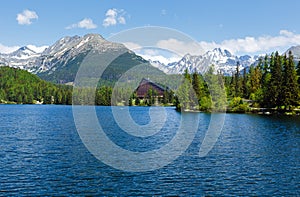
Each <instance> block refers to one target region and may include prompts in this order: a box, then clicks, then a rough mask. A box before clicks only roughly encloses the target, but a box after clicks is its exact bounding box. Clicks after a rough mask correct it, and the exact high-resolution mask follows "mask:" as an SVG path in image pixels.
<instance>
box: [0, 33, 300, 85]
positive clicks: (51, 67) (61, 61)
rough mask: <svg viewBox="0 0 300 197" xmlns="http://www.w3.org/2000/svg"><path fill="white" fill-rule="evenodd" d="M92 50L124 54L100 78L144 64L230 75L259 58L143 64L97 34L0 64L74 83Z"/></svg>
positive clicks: (224, 54)
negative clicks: (212, 66)
mask: <svg viewBox="0 0 300 197" xmlns="http://www.w3.org/2000/svg"><path fill="white" fill-rule="evenodd" d="M92 49H97V51H98V52H99V53H104V52H116V51H123V52H124V55H122V56H121V57H119V58H118V59H116V61H113V62H112V63H111V64H112V65H111V66H110V69H108V72H106V76H104V78H106V79H112V78H113V79H115V78H118V77H120V76H121V74H122V73H123V72H125V71H126V69H127V70H128V69H130V68H132V67H133V66H135V65H138V64H145V63H146V64H147V63H148V61H149V64H148V67H149V68H150V67H152V66H153V67H152V68H151V69H152V70H153V69H154V70H155V68H154V67H156V68H157V69H159V70H161V71H163V72H164V73H166V74H180V73H183V72H184V71H185V70H186V69H187V70H188V71H189V72H193V71H199V72H205V70H206V69H207V68H209V66H211V65H214V66H215V69H216V70H219V71H221V72H222V73H224V74H225V75H231V74H232V73H233V72H234V71H235V68H236V64H237V62H239V63H240V68H241V69H243V68H247V67H249V66H250V65H251V64H255V62H257V60H258V58H259V56H254V57H251V56H249V55H244V56H235V55H233V54H231V53H230V52H229V51H228V50H226V49H220V48H216V49H214V50H212V51H207V52H206V53H205V54H203V55H197V56H195V55H190V54H186V55H185V56H184V57H183V58H182V59H181V60H180V61H178V62H174V63H169V64H167V65H165V64H163V63H161V62H158V61H151V60H148V61H146V60H144V59H143V58H142V57H140V56H137V55H136V54H135V53H134V52H132V51H130V50H129V49H127V48H126V47H125V46H124V45H123V44H119V43H113V42H109V41H107V40H105V39H104V38H103V37H102V36H101V35H99V34H87V35H85V36H83V37H80V36H73V37H64V38H61V39H60V40H58V41H57V42H55V43H54V44H53V45H52V46H49V47H45V49H44V50H39V51H37V49H36V48H35V47H33V46H32V45H28V46H24V47H21V48H19V49H18V50H16V51H14V52H12V53H9V54H0V65H7V66H10V67H15V68H21V69H24V70H27V71H29V72H31V73H34V74H37V75H38V76H40V77H41V78H43V79H46V80H48V81H53V82H56V83H67V82H72V81H74V79H75V76H76V73H77V70H78V68H79V65H80V63H81V62H82V61H83V59H84V58H85V57H86V55H87V54H88V52H90V51H91V50H92ZM290 50H291V51H292V53H293V55H294V56H295V59H296V60H299V59H300V46H293V47H291V48H289V49H288V50H287V52H288V51H290ZM150 64H151V65H152V66H151V65H150ZM155 72H157V71H155Z"/></svg>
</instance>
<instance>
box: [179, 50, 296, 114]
mask: <svg viewBox="0 0 300 197" xmlns="http://www.w3.org/2000/svg"><path fill="white" fill-rule="evenodd" d="M184 76H185V80H186V82H184V83H183V84H182V86H181V87H179V89H178V90H177V96H178V97H179V98H181V102H179V103H177V105H176V106H177V108H179V109H181V108H184V109H196V110H197V109H198V110H200V111H223V110H224V107H226V110H227V111H228V112H247V111H251V110H252V111H255V110H257V109H261V108H266V109H270V110H273V111H276V112H279V113H280V112H287V111H293V110H295V109H296V108H298V109H299V105H300V90H299V88H300V62H298V64H297V66H296V65H295V62H294V58H293V55H292V53H291V52H289V54H288V56H286V55H279V53H278V52H275V53H272V54H271V55H270V56H268V55H266V56H265V57H264V58H260V59H259V62H258V64H257V65H256V66H253V65H252V66H251V67H250V68H249V69H248V70H247V69H246V68H245V69H243V70H240V65H239V63H237V65H236V71H235V72H234V73H232V76H230V77H229V76H223V75H222V73H219V72H217V73H216V71H215V70H214V67H213V66H212V67H211V68H210V69H209V70H208V72H206V73H205V74H204V75H203V76H201V75H199V74H198V73H197V72H194V73H193V74H189V73H187V72H186V73H185V74H184ZM188 84H191V85H190V86H192V88H191V87H189V85H188ZM189 89H190V90H189ZM191 90H192V91H191ZM187 95H188V96H187ZM195 97H196V99H195ZM179 100H180V99H179ZM195 101H196V102H195Z"/></svg>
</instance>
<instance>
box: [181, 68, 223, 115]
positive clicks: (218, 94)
mask: <svg viewBox="0 0 300 197" xmlns="http://www.w3.org/2000/svg"><path fill="white" fill-rule="evenodd" d="M226 102H227V100H226V90H225V86H224V77H223V75H222V73H220V72H217V73H215V69H214V66H211V67H210V68H209V69H208V71H207V72H206V73H205V74H204V75H203V76H202V75H200V74H199V73H197V71H195V72H194V73H193V74H189V73H188V71H187V70H186V71H185V73H184V78H183V80H182V84H181V85H180V86H179V88H178V89H177V91H176V103H175V105H176V108H177V110H200V111H225V109H226Z"/></svg>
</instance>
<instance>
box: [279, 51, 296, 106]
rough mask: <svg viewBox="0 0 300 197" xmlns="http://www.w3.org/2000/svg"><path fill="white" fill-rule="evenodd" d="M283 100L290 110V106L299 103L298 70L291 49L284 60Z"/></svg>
mask: <svg viewBox="0 0 300 197" xmlns="http://www.w3.org/2000/svg"><path fill="white" fill-rule="evenodd" d="M282 90H283V91H282V102H283V105H284V106H285V109H286V110H290V106H295V105H297V102H298V93H299V92H298V91H299V90H298V83H297V72H296V69H295V64H294V58H293V55H292V52H291V51H289V57H288V59H286V56H285V62H284V70H283V89H282Z"/></svg>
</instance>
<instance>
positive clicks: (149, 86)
mask: <svg viewBox="0 0 300 197" xmlns="http://www.w3.org/2000/svg"><path fill="white" fill-rule="evenodd" d="M150 90H152V91H153V92H155V95H153V96H155V97H158V98H162V97H164V92H165V91H166V89H165V88H163V87H162V86H160V85H158V84H156V83H154V82H152V81H150V80H148V79H145V78H143V79H142V81H141V82H140V84H139V86H138V87H137V89H136V95H137V97H138V98H140V99H143V98H146V97H147V94H148V93H149V91H150Z"/></svg>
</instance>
